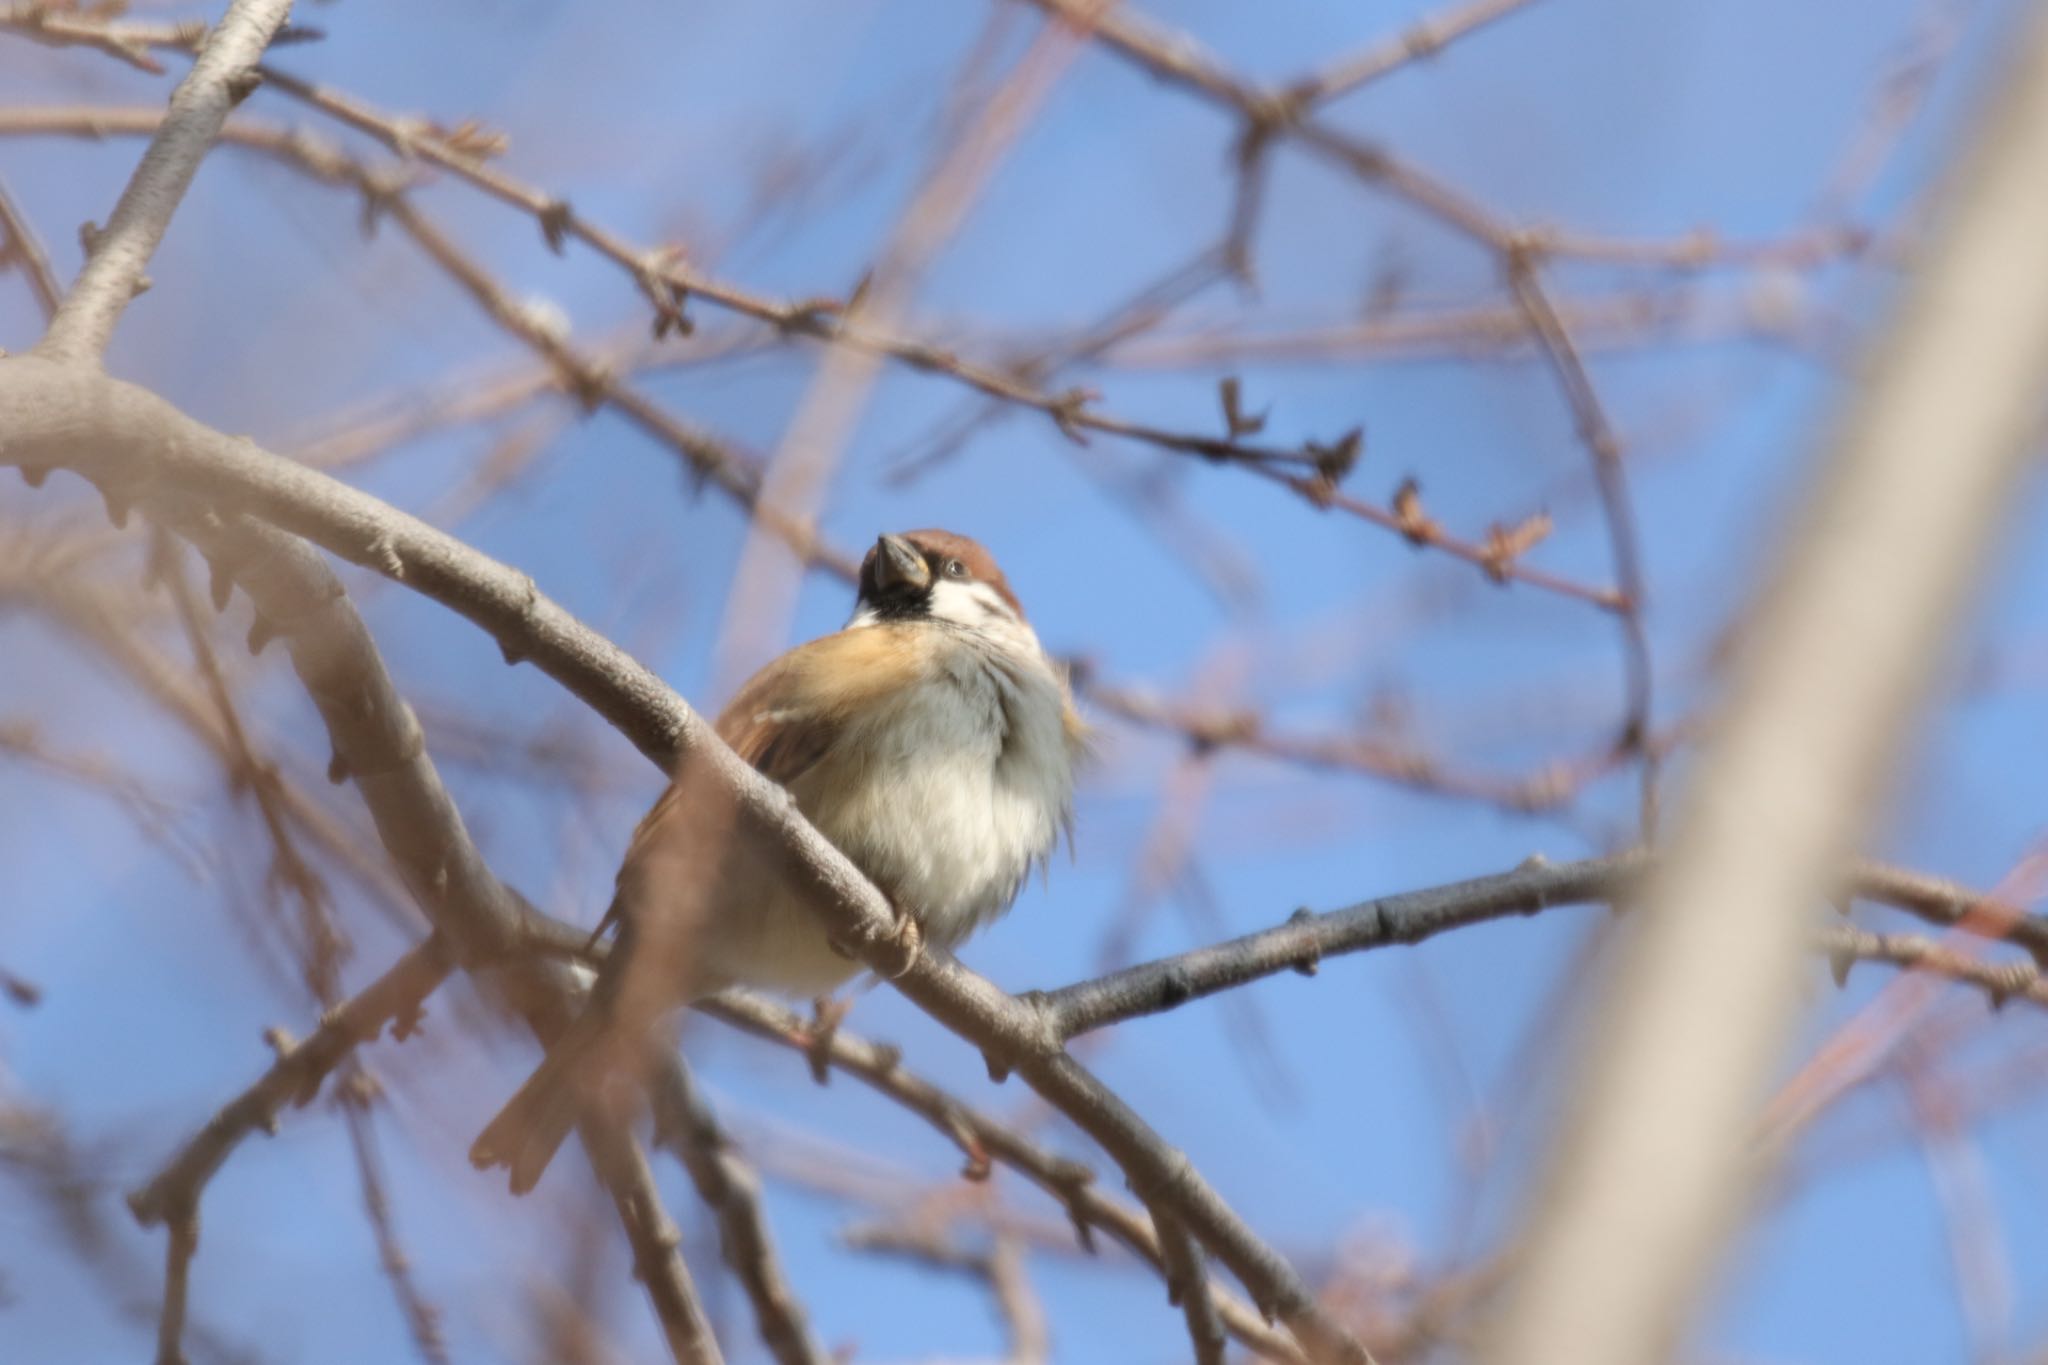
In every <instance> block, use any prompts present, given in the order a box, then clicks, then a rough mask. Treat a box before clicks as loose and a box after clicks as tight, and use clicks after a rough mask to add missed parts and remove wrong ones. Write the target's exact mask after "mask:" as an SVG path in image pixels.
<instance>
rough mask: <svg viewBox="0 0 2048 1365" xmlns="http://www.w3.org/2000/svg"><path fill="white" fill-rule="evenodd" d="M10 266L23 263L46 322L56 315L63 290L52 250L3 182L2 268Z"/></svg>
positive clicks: (0, 199)
mask: <svg viewBox="0 0 2048 1365" xmlns="http://www.w3.org/2000/svg"><path fill="white" fill-rule="evenodd" d="M7 265H18V266H20V267H21V269H22V273H23V274H24V275H26V276H27V277H28V287H29V290H30V292H32V293H33V294H34V295H35V296H36V304H37V306H38V307H40V308H41V309H42V310H43V321H45V322H48V321H50V320H51V319H52V318H54V317H56V316H57V306H58V304H59V303H61V302H62V301H63V291H62V290H60V289H58V287H57V276H56V272H54V271H52V270H51V269H50V257H49V253H48V252H46V251H44V250H43V244H42V241H41V240H40V239H39V238H38V237H37V236H36V233H35V229H34V228H32V227H30V226H29V222H28V217H27V215H26V214H24V213H23V212H22V211H21V209H20V207H19V206H18V205H17V204H16V203H15V202H14V198H13V196H12V195H10V194H8V192H7V186H6V184H5V183H0V267H4V266H7Z"/></svg>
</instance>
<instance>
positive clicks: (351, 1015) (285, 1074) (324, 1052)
mask: <svg viewBox="0 0 2048 1365" xmlns="http://www.w3.org/2000/svg"><path fill="white" fill-rule="evenodd" d="M451 966H453V963H452V962H451V961H450V960H449V957H448V954H447V952H446V951H445V949H444V948H443V947H442V944H441V941H440V940H439V939H437V938H430V939H428V940H427V941H426V942H424V943H422V944H420V946H419V947H417V948H414V949H413V950H412V951H411V952H408V953H407V954H405V956H403V957H401V958H399V959H398V961H397V962H396V963H395V964H393V965H392V967H391V968H390V969H389V970H388V971H386V972H385V973H384V975H382V976H380V977H378V978H377V980H376V981H374V982H372V983H371V984H370V985H369V986H367V987H365V988H364V989H363V990H362V991H361V992H360V993H358V994H357V995H355V996H353V997H351V998H350V999H349V1000H348V1001H347V1002H346V1003H345V1004H343V1005H342V1006H341V1007H340V1008H338V1009H336V1010H333V1011H331V1012H329V1013H328V1015H327V1016H326V1017H325V1018H324V1019H322V1020H321V1021H320V1027H319V1028H318V1029H317V1030H315V1031H314V1033H313V1035H312V1036H311V1037H309V1038H307V1039H306V1040H305V1041H304V1042H303V1043H296V1044H294V1043H291V1042H289V1040H283V1039H281V1040H280V1042H282V1043H283V1046H280V1047H279V1048H278V1049H277V1060H276V1061H274V1062H272V1063H271V1064H270V1068H269V1070H267V1071H265V1072H264V1073H263V1075H262V1076H260V1077H258V1078H257V1079H256V1081H255V1082H253V1083H252V1084H251V1085H250V1086H249V1088H248V1089H246V1090H244V1091H243V1092H242V1093H241V1094H240V1095H237V1096H236V1097H235V1098H234V1099H232V1100H230V1101H228V1102H227V1103H226V1104H225V1105H223V1106H221V1108H220V1111H219V1112H218V1113H216V1114H215V1115H214V1116H213V1117H212V1118H210V1119H208V1120H207V1121H206V1124H205V1126H204V1127H202V1128H201V1129H200V1130H199V1131H198V1132H197V1133H195V1134H193V1135H192V1137H191V1138H190V1139H189V1140H188V1141H187V1142H186V1143H185V1145H184V1146H183V1147H181V1148H179V1150H178V1153H177V1155H175V1156H173V1157H172V1158H171V1159H170V1160H169V1161H168V1162H166V1163H165V1164H164V1166H163V1167H162V1169H160V1170H159V1171H158V1172H157V1173H156V1174H155V1175H154V1176H152V1177H150V1179H149V1181H148V1183H147V1184H144V1185H143V1186H141V1187H140V1188H138V1189H137V1190H135V1191H134V1193H132V1194H130V1195H129V1196H128V1207H129V1208H130V1209H131V1210H133V1212H134V1214H135V1217H136V1220H137V1221H138V1222H140V1223H141V1224H142V1225H143V1226H144V1227H151V1226H154V1225H156V1224H158V1223H167V1222H168V1223H175V1222H176V1221H177V1220H178V1219H180V1218H183V1217H190V1216H194V1215H196V1213H197V1211H198V1207H199V1197H200V1193H201V1192H202V1191H203V1190H204V1189H205V1188H206V1182H207V1181H208V1180H210V1179H212V1178H213V1173H214V1172H215V1171H217V1170H219V1169H220V1167H221V1163H222V1162H224V1161H226V1160H227V1159H228V1157H229V1156H230V1155H231V1154H232V1153H233V1152H234V1150H235V1148H236V1147H237V1146H238V1145H240V1143H241V1141H242V1139H243V1138H245V1137H247V1136H248V1135H249V1134H250V1133H251V1132H253V1131H254V1130H256V1129H258V1128H261V1129H264V1130H266V1131H270V1130H273V1129H274V1128H275V1126H276V1123H277V1115H278V1113H279V1112H280V1111H281V1110H283V1109H284V1108H285V1106H286V1105H299V1106H303V1105H305V1104H307V1103H308V1102H310V1101H311V1100H312V1098H313V1096H314V1095H315V1094H317V1093H318V1092H319V1090H320V1086H321V1083H322V1082H324V1081H325V1080H326V1079H327V1076H328V1074H329V1073H330V1072H332V1071H333V1070H334V1068H335V1067H337V1066H339V1065H341V1063H342V1061H343V1060H344V1059H345V1058H346V1057H347V1056H348V1055H349V1054H350V1053H351V1052H353V1051H354V1050H355V1049H356V1048H357V1047H358V1046H360V1045H361V1044H363V1043H367V1042H370V1041H372V1040H373V1039H375V1038H376V1037H377V1036H378V1035H379V1034H381V1033H382V1032H383V1031H384V1028H385V1026H386V1025H387V1024H388V1025H390V1026H391V1027H392V1036H393V1037H395V1038H399V1039H403V1038H405V1037H406V1036H407V1035H408V1034H410V1033H411V1032H412V1030H413V1029H414V1028H416V1027H417V1026H418V1021H419V1016H420V1007H421V1005H422V1004H423V1003H424V1002H425V1000H426V998H427V997H428V996H429V995H432V994H433V993H434V990H435V989H436V988H437V987H438V986H439V985H440V984H441V982H442V981H443V980H445V979H446V978H447V975H448V971H449V969H450V967H451Z"/></svg>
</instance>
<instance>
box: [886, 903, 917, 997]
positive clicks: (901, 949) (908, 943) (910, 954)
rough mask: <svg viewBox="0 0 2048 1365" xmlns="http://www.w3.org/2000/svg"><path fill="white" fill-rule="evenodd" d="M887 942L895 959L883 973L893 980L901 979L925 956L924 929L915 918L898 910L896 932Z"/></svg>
mask: <svg viewBox="0 0 2048 1365" xmlns="http://www.w3.org/2000/svg"><path fill="white" fill-rule="evenodd" d="M887 942H888V944H889V947H890V950H891V953H892V955H893V956H894V958H895V961H894V962H892V963H890V964H889V965H888V966H887V967H886V968H885V969H884V970H883V972H882V975H883V976H886V977H888V978H889V979H890V980H891V981H896V980H900V979H901V978H902V977H904V976H905V975H907V974H908V973H909V971H910V969H911V968H912V967H915V966H916V965H917V960H918V959H919V958H920V957H922V956H924V930H923V929H920V928H919V927H918V924H917V920H916V919H915V918H913V917H912V916H910V915H907V914H905V913H904V912H903V911H901V910H898V911H897V912H896V932H895V933H893V934H891V935H889V937H888V939H887Z"/></svg>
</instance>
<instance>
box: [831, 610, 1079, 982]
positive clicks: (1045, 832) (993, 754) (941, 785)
mask: <svg viewBox="0 0 2048 1365" xmlns="http://www.w3.org/2000/svg"><path fill="white" fill-rule="evenodd" d="M1064 701H1065V699H1064V694H1063V693H1062V691H1061V689H1060V687H1059V684H1058V682H1057V681H1056V680H1055V679H1054V678H1053V676H1052V675H1051V673H1050V671H1049V670H1048V669H1047V668H1046V667H1045V666H1044V665H1043V664H1042V663H1040V662H1038V661H1036V660H1020V659H1015V658H1011V657H1007V656H1005V655H1002V654H1000V653H997V652H994V651H987V650H982V649H978V648H974V647H971V646H962V647H957V648H954V649H951V650H947V651H942V652H937V653H936V654H935V656H934V657H933V658H931V659H930V660H929V661H928V664H927V667H926V668H925V669H923V670H922V671H921V673H920V675H919V676H918V678H917V680H916V681H915V682H913V683H911V684H910V685H908V686H906V687H904V688H902V689H899V690H897V691H895V692H893V693H891V694H890V695H888V696H887V697H885V698H882V699H880V700H879V701H877V702H876V703H875V704H874V705H872V706H870V707H868V708H865V709H864V711H863V712H862V713H861V714H859V715H856V716H853V717H849V718H848V721H847V729H846V732H845V733H844V734H842V735H841V736H840V737H839V740H838V741H837V742H836V743H834V744H833V746H832V750H831V752H830V753H829V754H828V755H827V756H826V757H825V758H824V760H823V761H821V762H820V763H819V764H818V765H817V766H816V767H815V768H814V769H812V771H810V772H809V773H806V774H805V775H804V777H803V778H802V779H800V780H799V782H798V783H797V784H796V785H795V786H794V787H793V788H792V791H793V793H794V794H795V796H796V798H797V802H798V804H799V805H800V806H801V807H802V808H803V810H804V813H805V815H807V816H808V817H809V818H810V819H811V821H812V822H813V823H814V824H816V825H817V826H818V828H819V830H820V831H821V832H822V833H824V835H825V836H826V837H827V838H829V839H831V840H832V842H833V843H835V844H837V845H838V846H839V848H840V849H841V850H842V851H844V852H845V853H846V855H847V856H848V857H849V858H851V859H852V860H853V861H854V862H855V863H857V864H858V865H859V866H860V868H861V870H862V871H864V872H865V873H867V875H868V876H869V877H870V878H872V879H873V880H874V881H875V883H876V884H877V885H878V886H880V887H881V888H882V889H883V890H884V891H886V892H887V893H888V894H889V895H890V896H891V898H892V899H894V900H895V901H896V903H897V905H898V906H899V908H901V909H903V910H905V911H906V912H908V913H910V914H913V915H915V916H917V918H918V919H919V921H920V923H921V926H922V928H923V929H924V932H925V935H926V937H927V938H929V939H931V940H933V941H935V942H937V943H939V944H941V945H943V946H947V947H951V946H952V945H954V944H956V943H958V942H959V941H960V940H962V939H964V938H965V937H966V936H967V935H968V934H969V933H971V932H972V931H973V930H974V928H975V927H976V926H977V925H979V924H981V923H982V922H984V921H985V920H987V919H989V918H991V917H993V916H995V915H997V914H1000V913H1001V912H1002V911H1004V910H1006V909H1008V908H1009V905H1010V902H1011V901H1012V900H1014V899H1015V897H1016V894H1017V891H1018V889H1019V887H1020V886H1021V885H1022V884H1023V881H1024V879H1025V877H1026V876H1028V875H1029V873H1030V871H1031V868H1032V866H1033V864H1034V863H1036V862H1038V861H1039V860H1040V859H1042V858H1044V857H1045V856H1046V855H1047V854H1048V853H1050V852H1051V851H1052V848H1053V845H1054V843H1055V842H1056V840H1057V839H1058V837H1059V832H1060V829H1061V827H1062V826H1063V824H1064V823H1065V822H1066V820H1067V815H1068V811H1069V809H1070V806H1071V801H1072V793H1073V772H1072V763H1071V759H1070V756H1069V753H1068V745H1067V739H1066V734H1065V729H1064V726H1063V722H1062V716H1063V711H1064Z"/></svg>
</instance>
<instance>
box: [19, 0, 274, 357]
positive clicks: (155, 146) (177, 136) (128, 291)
mask: <svg viewBox="0 0 2048 1365" xmlns="http://www.w3.org/2000/svg"><path fill="white" fill-rule="evenodd" d="M291 8H292V7H291V0H232V3H230V4H229V6H228V9H227V13H226V14H225V15H223V16H222V17H221V21H220V23H219V24H218V25H216V26H215V27H214V29H213V31H212V32H211V33H209V34H208V35H207V37H206V40H205V42H204V43H203V44H202V45H201V46H200V49H199V55H198V56H197V58H196V59H195V60H194V61H193V63H192V69H191V70H190V71H188V72H187V73H185V79H184V80H182V81H180V82H178V88H177V89H176V90H174V91H172V92H171V107H170V112H169V113H167V114H166V115H165V116H164V121H163V127H162V128H160V129H159V130H158V131H157V135H156V137H155V138H153V139H152V140H151V141H150V144H149V150H148V151H146V152H144V153H143V154H142V162H141V164H140V165H138V166H137V167H136V168H135V174H134V176H133V177H132V178H131V179H130V180H129V181H128V188H127V189H125V190H123V191H122V192H121V198H120V202H118V203H116V204H115V205H114V212H113V216H112V217H110V218H109V219H108V220H107V226H106V227H105V228H104V229H101V230H99V231H97V232H95V233H92V234H89V236H90V240H89V241H88V243H87V248H86V259H85V268H84V269H83V270H82V271H80V272H79V275H78V279H77V281H76V283H74V284H73V285H72V286H71V292H70V293H68V294H66V295H65V296H64V302H63V303H62V304H61V305H59V306H58V309H57V316H56V317H55V319H53V320H52V321H51V323H50V330H49V331H48V332H46V333H44V335H43V339H42V341H41V342H40V343H38V344H37V346H36V351H37V353H39V354H41V355H45V356H48V357H49V358H50V359H52V360H74V361H76V360H97V359H98V358H99V356H100V354H101V353H102V352H103V351H105V350H106V349H107V342H108V341H109V340H110V339H111V338H112V337H113V334H114V324H115V323H117V322H119V321H120V320H121V312H122V310H123V309H125V308H127V306H128V301H129V300H130V299H132V298H134V297H135V296H136V295H137V294H139V293H141V292H142V291H143V290H144V289H146V288H148V287H149V285H148V279H147V277H146V276H145V275H144V273H143V272H144V271H145V270H147V269H148V267H149V258H150V257H151V256H152V255H154V254H155V252H156V246H157V243H158V242H160V241H162V240H163V235H164V229H165V228H166V227H168V226H169V225H170V221H171V215H172V214H173V213H175V212H177V209H178V201H179V200H181V199H183V198H184V197H185V190H186V188H187V187H188V186H190V185H191V183H192V177H193V176H194V175H195V174H197V173H198V170H199V163H200V161H201V160H202V159H204V157H205V156H206V153H207V151H208V150H209V149H211V148H212V146H213V141H214V139H215V138H216V137H218V136H220V127H221V124H222V123H224V122H226V121H227V116H228V111H229V110H230V109H232V108H234V107H235V105H237V104H239V103H241V102H242V100H244V99H245V98H247V97H248V95H249V92H250V91H252V90H254V89H255V88H256V85H257V76H256V63H257V61H258V60H259V59H261V57H262V56H263V50H264V48H266V47H268V46H269V45H270V40H271V38H272V36H273V35H275V34H276V32H277V31H278V29H279V28H281V27H282V26H283V25H284V21H285V16H286V15H288V14H290V13H291Z"/></svg>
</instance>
